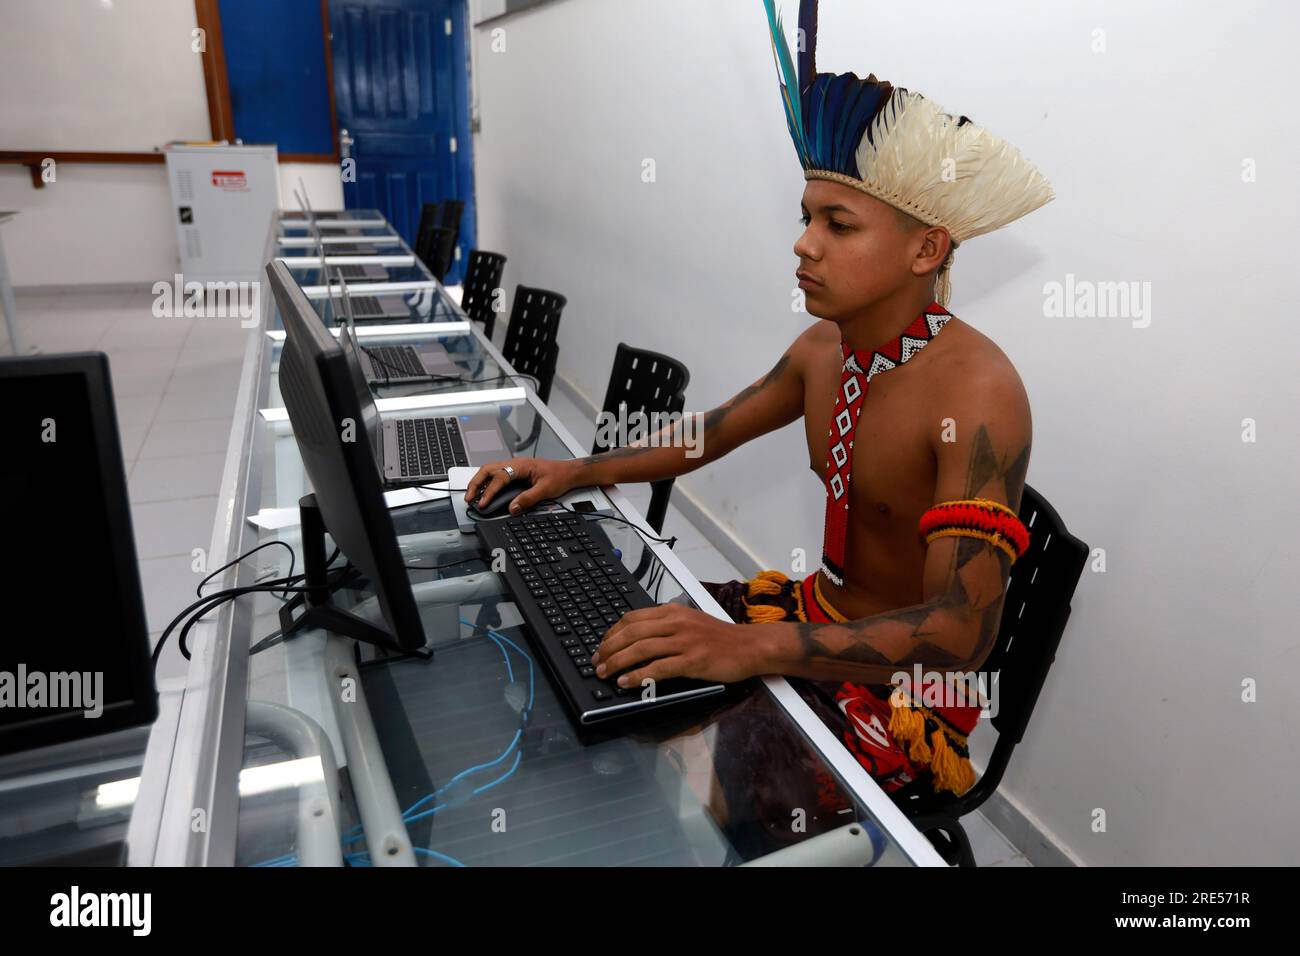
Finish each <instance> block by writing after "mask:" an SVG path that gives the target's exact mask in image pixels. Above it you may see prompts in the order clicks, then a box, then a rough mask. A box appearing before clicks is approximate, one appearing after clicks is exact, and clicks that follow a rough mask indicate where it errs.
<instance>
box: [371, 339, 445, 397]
mask: <svg viewBox="0 0 1300 956" xmlns="http://www.w3.org/2000/svg"><path fill="white" fill-rule="evenodd" d="M361 351H363V352H365V353H366V355H368V356H369V357H370V361H371V363H372V364H373V365H376V366H379V365H382V366H383V369H381V371H382V372H383V373H384V380H383V381H382V382H379V383H377V384H378V385H379V386H380V387H381V388H387V387H389V386H390V385H391V384H392V376H390V375H389V374H388V372H389V369H391V370H393V371H394V372H397V373H399V374H400V375H401V377H402V378H403V379H405V381H403V382H399V383H398V384H399V385H414V384H418V383H421V382H463V381H465V380H464V379H463V378H461V377H460V376H459V375H439V374H437V373H436V372H426V373H424V374H423V375H412V374H411V373H410V372H409V371H407V370H406V369H404V368H402V367H401V366H400V365H394V364H393V363H392V362H389V361H388V360H387V359H384V358H381V357H380V356H379V355H377V354H376V353H375V350H374V349H371V348H368V347H367V346H364V345H362V346H361Z"/></svg>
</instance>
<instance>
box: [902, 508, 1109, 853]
mask: <svg viewBox="0 0 1300 956" xmlns="http://www.w3.org/2000/svg"><path fill="white" fill-rule="evenodd" d="M1020 520H1021V521H1023V522H1024V523H1025V526H1026V527H1027V528H1029V550H1028V551H1026V552H1025V553H1024V554H1023V555H1021V556H1020V558H1019V559H1018V560H1017V561H1016V563H1015V564H1013V565H1012V566H1011V579H1010V581H1009V582H1008V584H1007V595H1006V600H1005V601H1004V602H1003V605H1002V621H1001V624H1000V626H999V629H998V637H997V641H996V642H995V643H994V645H993V650H992V651H991V652H990V653H989V656H988V659H987V660H986V661H985V662H984V666H983V667H982V668H980V673H981V674H982V675H983V678H984V686H985V687H986V688H987V690H988V694H989V696H990V697H994V695H996V700H997V705H998V706H997V716H995V717H992V718H990V719H989V721H988V722H989V723H991V724H992V725H993V728H994V729H995V730H996V731H997V732H998V739H997V743H996V744H994V747H993V754H992V756H991V757H990V758H989V765H988V767H987V768H986V769H985V770H984V775H983V776H981V777H980V778H979V780H978V781H977V782H976V784H975V786H973V787H972V788H971V789H970V790H968V791H966V793H964V794H963V795H962V796H960V797H958V796H954V795H953V794H951V793H942V794H938V793H935V792H934V789H933V787H932V785H931V784H930V783H928V782H927V781H925V780H918V781H916V782H915V783H914V784H909V785H908V786H906V787H904V788H903V789H902V790H900V791H898V792H897V793H895V794H893V798H894V801H895V802H896V803H897V804H898V805H899V807H900V808H901V809H902V810H903V812H904V813H905V814H906V815H907V816H908V818H909V819H910V820H911V821H912V823H913V825H914V826H916V828H917V829H918V830H921V831H922V832H923V833H924V834H925V835H926V836H927V837H928V838H929V840H930V842H931V843H933V844H934V846H935V849H937V850H938V851H939V854H940V855H941V856H942V857H943V858H944V859H945V860H946V861H947V862H948V864H949V865H951V864H953V863H958V864H960V865H961V866H974V865H975V855H974V853H972V852H971V846H970V840H969V838H968V837H967V836H966V831H965V830H963V829H962V826H961V824H960V823H958V822H957V821H958V818H960V817H963V816H965V815H966V814H968V813H970V812H971V811H972V810H974V809H976V808H977V807H979V806H980V805H981V804H982V803H984V801H985V800H987V799H988V798H989V797H990V796H992V795H993V792H994V791H995V790H997V788H998V784H999V783H1000V782H1001V781H1002V775H1003V773H1005V771H1006V769H1007V764H1008V763H1009V762H1010V760H1011V752H1012V751H1013V750H1015V748H1016V744H1018V743H1020V741H1021V739H1022V738H1023V737H1024V735H1025V728H1027V727H1028V726H1029V717H1030V715H1031V714H1033V712H1034V705H1035V704H1037V703H1038V695H1039V694H1040V693H1041V692H1042V690H1043V684H1044V682H1045V681H1046V680H1047V671H1048V669H1049V668H1050V667H1051V666H1052V661H1053V660H1055V658H1056V649H1057V647H1058V646H1059V645H1060V643H1061V635H1062V634H1063V633H1064V632H1065V623H1066V621H1068V620H1069V619H1070V600H1071V598H1073V596H1074V589H1075V587H1076V586H1077V585H1078V583H1079V577H1080V575H1081V574H1082V573H1083V566H1084V564H1086V563H1087V560H1088V545H1087V544H1086V543H1084V542H1083V541H1080V540H1079V539H1078V538H1076V537H1075V536H1074V535H1072V534H1070V532H1069V531H1067V530H1066V529H1065V524H1064V522H1062V521H1061V517H1060V515H1058V514H1057V513H1056V510H1055V509H1054V508H1053V507H1052V506H1051V505H1050V504H1048V503H1047V499H1045V498H1043V496H1042V495H1040V494H1039V493H1038V492H1037V491H1035V490H1034V489H1033V488H1031V487H1030V486H1029V485H1025V491H1024V494H1023V495H1022V497H1021V502H1020ZM994 681H996V683H992V682H994ZM981 720H982V718H981Z"/></svg>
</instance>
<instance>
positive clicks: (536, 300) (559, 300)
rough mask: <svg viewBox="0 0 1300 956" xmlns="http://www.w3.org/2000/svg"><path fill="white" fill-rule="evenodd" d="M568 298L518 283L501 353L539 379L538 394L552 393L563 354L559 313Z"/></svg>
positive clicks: (549, 394) (544, 398)
mask: <svg viewBox="0 0 1300 956" xmlns="http://www.w3.org/2000/svg"><path fill="white" fill-rule="evenodd" d="M568 301H569V300H568V299H566V298H565V297H564V296H562V295H560V294H559V293H558V292H548V291H547V290H546V289H532V288H529V287H528V286H523V285H521V286H519V287H517V288H516V289H515V301H514V305H513V306H511V308H510V327H509V328H508V329H506V344H505V345H504V346H502V348H501V354H502V355H504V356H505V359H506V361H507V362H509V363H510V364H511V365H513V366H514V368H515V371H517V372H522V373H524V374H525V375H532V376H533V377H534V378H536V379H537V396H538V397H539V398H540V399H541V400H542V401H543V402H545V401H547V400H548V399H549V398H550V397H551V382H552V381H553V380H554V379H555V366H556V363H557V362H558V361H559V357H560V346H559V344H558V342H557V339H558V338H559V334H560V317H561V316H562V315H563V313H564V306H565V305H566V304H567V303H568Z"/></svg>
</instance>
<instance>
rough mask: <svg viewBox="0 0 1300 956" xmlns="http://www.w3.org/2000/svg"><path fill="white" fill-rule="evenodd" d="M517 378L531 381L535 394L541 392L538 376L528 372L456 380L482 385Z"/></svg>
mask: <svg viewBox="0 0 1300 956" xmlns="http://www.w3.org/2000/svg"><path fill="white" fill-rule="evenodd" d="M516 378H526V379H528V380H529V381H531V382H532V383H533V391H534V392H536V391H538V390H540V389H541V387H542V383H541V381H540V380H539V379H538V378H537V376H536V375H529V374H527V373H526V372H512V373H510V374H505V373H503V374H501V375H489V376H487V377H486V378H459V379H456V382H457V384H460V385H481V384H483V383H484V382H500V381H503V380H504V379H516ZM431 391H433V392H437V391H439V389H431Z"/></svg>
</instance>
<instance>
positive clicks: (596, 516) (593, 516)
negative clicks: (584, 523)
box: [510, 498, 677, 548]
mask: <svg viewBox="0 0 1300 956" xmlns="http://www.w3.org/2000/svg"><path fill="white" fill-rule="evenodd" d="M537 503H538V504H539V505H544V504H551V503H554V504H557V505H559V506H560V507H561V508H563V509H564V510H565V511H567V512H569V513H570V514H575V515H581V516H582V517H583V518H588V519H590V520H593V521H600V520H603V519H608V520H610V521H621V522H622V523H623V524H625V525H627V526H628V527H629V528H631V529H632V530H633V531H635V532H636V533H637V534H639V535H641V537H643V538H645V539H646V540H647V541H658V542H659V543H660V544H667V545H668V547H669V548H671V547H672V546H673V545H675V544H676V543H677V536H676V535H673V536H672V537H671V538H660V537H656V536H655V535H653V534H651V533H650V532H649V531H646V530H644V529H642V528H641V526H640V525H638V524H637V523H636V522H634V521H629V520H628V519H627V518H623V517H621V516H619V515H611V514H602V513H600V512H597V511H577V510H575V509H573V508H570V507H569V506H568V505H566V504H565V503H564V502H563V501H561V500H560V499H559V498H543V499H542V500H541V501H539V502H537ZM510 517H512V518H514V517H518V516H517V515H511V516H510Z"/></svg>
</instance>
